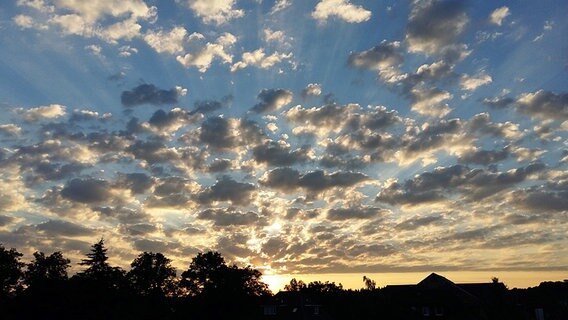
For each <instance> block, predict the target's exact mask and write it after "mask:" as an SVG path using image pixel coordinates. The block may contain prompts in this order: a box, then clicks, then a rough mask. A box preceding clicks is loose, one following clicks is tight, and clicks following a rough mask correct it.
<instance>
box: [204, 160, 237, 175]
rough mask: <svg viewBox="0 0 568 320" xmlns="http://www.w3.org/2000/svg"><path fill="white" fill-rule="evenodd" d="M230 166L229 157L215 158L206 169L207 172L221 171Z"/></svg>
mask: <svg viewBox="0 0 568 320" xmlns="http://www.w3.org/2000/svg"><path fill="white" fill-rule="evenodd" d="M230 168H231V160H229V159H215V160H213V162H211V164H210V165H209V167H207V171H209V172H223V171H226V170H228V169H230Z"/></svg>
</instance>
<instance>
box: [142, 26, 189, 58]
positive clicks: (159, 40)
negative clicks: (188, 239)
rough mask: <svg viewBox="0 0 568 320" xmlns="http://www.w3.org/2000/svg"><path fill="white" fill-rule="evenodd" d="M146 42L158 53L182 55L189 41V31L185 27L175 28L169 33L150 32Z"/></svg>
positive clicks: (160, 31) (161, 31)
mask: <svg viewBox="0 0 568 320" xmlns="http://www.w3.org/2000/svg"><path fill="white" fill-rule="evenodd" d="M144 41H146V43H147V44H148V45H149V46H150V47H152V48H153V49H154V50H156V52H158V53H169V54H176V53H181V52H182V51H183V50H184V45H185V42H186V41H187V30H185V28H184V27H174V28H173V29H171V30H170V31H168V32H165V31H163V30H157V31H152V30H150V31H148V32H146V35H144Z"/></svg>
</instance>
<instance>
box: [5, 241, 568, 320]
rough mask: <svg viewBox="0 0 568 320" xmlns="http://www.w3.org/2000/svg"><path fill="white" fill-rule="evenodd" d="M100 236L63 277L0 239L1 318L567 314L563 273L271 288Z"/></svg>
mask: <svg viewBox="0 0 568 320" xmlns="http://www.w3.org/2000/svg"><path fill="white" fill-rule="evenodd" d="M106 251H107V249H106V248H105V246H104V242H103V240H101V241H99V242H98V243H96V244H94V245H93V246H92V249H91V252H89V253H87V254H86V258H85V259H83V260H82V262H81V263H80V264H81V265H83V266H84V267H85V268H84V270H83V271H81V272H79V273H77V274H75V275H74V276H72V277H70V278H69V277H68V274H67V269H68V268H69V267H70V261H69V260H68V259H66V258H65V257H64V256H63V254H62V253H61V252H55V253H53V254H51V255H46V254H44V253H42V252H36V253H35V254H34V260H33V261H32V262H30V263H28V264H25V263H23V262H20V258H21V256H22V254H21V253H19V252H18V251H17V250H16V249H6V248H4V247H3V246H1V245H0V284H1V286H2V287H1V296H0V310H1V311H0V312H1V314H0V318H1V319H472V320H473V319H481V320H485V319H487V320H489V319H536V320H545V319H547V320H548V319H558V320H561V319H562V320H565V319H568V281H567V280H564V281H563V282H542V283H541V284H540V285H539V286H538V287H533V288H527V289H516V288H515V289H508V288H507V286H506V285H505V284H504V283H502V282H499V279H497V278H493V279H491V281H488V282H487V283H466V284H456V283H453V282H452V281H450V280H448V279H446V278H444V277H443V276H441V275H438V274H435V273H432V274H431V275H429V276H428V277H426V278H425V279H424V280H422V281H421V282H419V283H418V284H411V285H387V286H386V287H383V288H379V287H377V286H376V283H375V281H373V280H372V279H370V278H367V277H365V276H363V285H364V286H363V288H362V289H359V290H345V289H343V287H342V285H341V284H336V283H335V282H328V281H326V282H320V281H316V282H310V283H307V284H306V283H304V282H302V281H297V280H296V279H292V280H291V281H290V283H289V284H288V285H286V286H285V288H284V291H280V292H278V293H277V294H275V295H274V294H272V293H271V292H270V290H269V289H268V286H267V285H266V284H265V283H263V282H262V281H261V279H260V277H261V273H260V272H259V271H258V270H255V269H252V268H250V267H246V268H240V267H237V266H236V265H232V266H231V265H227V264H226V262H225V260H224V258H223V257H222V255H221V254H220V253H218V252H207V253H199V254H198V255H197V256H196V257H194V258H193V260H192V262H191V264H190V265H189V268H188V269H187V270H185V271H183V272H181V276H180V277H178V276H177V275H176V270H175V268H173V267H172V266H171V264H170V262H171V261H170V260H169V259H168V258H166V257H165V256H164V255H163V254H161V253H151V252H143V253H141V254H140V255H139V256H138V257H137V258H136V259H135V260H134V261H133V262H132V263H131V269H130V271H128V272H127V271H125V270H122V269H121V268H118V267H112V266H111V265H110V264H109V263H108V262H107V260H108V257H107V255H106Z"/></svg>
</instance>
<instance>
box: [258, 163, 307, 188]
mask: <svg viewBox="0 0 568 320" xmlns="http://www.w3.org/2000/svg"><path fill="white" fill-rule="evenodd" d="M299 181H300V172H298V171H297V170H294V169H292V168H276V169H274V170H272V171H269V172H268V173H266V174H265V177H264V179H262V180H261V181H260V183H261V184H262V185H264V186H267V187H270V188H274V189H280V190H283V191H293V190H295V189H296V188H297V187H298V182H299Z"/></svg>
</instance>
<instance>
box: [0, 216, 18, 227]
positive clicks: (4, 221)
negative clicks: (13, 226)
mask: <svg viewBox="0 0 568 320" xmlns="http://www.w3.org/2000/svg"><path fill="white" fill-rule="evenodd" d="M14 220H15V219H14V218H13V217H9V216H5V215H0V227H3V226H6V225H8V224H10V223H11V222H12V221H14Z"/></svg>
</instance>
